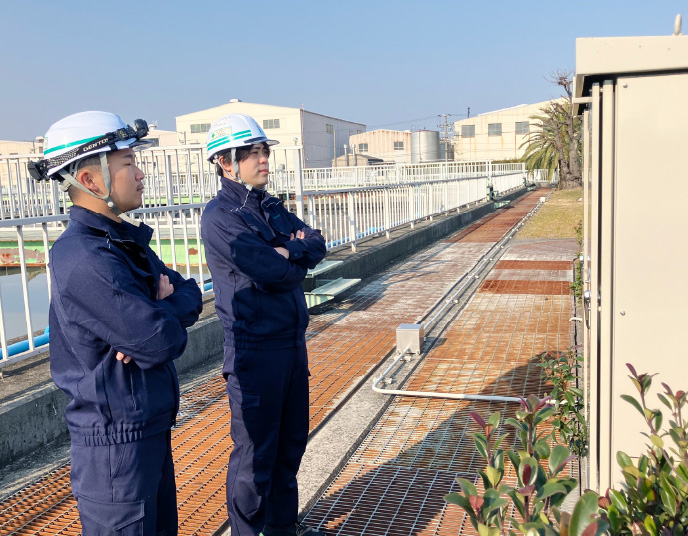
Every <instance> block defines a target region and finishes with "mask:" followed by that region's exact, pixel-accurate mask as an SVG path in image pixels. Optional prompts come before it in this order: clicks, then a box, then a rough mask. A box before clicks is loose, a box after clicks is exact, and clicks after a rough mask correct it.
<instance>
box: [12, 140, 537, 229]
mask: <svg viewBox="0 0 688 536" xmlns="http://www.w3.org/2000/svg"><path fill="white" fill-rule="evenodd" d="M294 149H297V150H298V149H300V148H299V147H288V146H287V147H281V148H280V147H279V146H278V147H275V148H274V149H273V151H272V156H271V157H270V159H271V169H272V170H273V171H271V173H270V176H269V189H270V191H271V192H273V193H275V194H278V195H282V196H283V197H289V196H290V195H293V194H295V192H296V188H297V185H296V183H297V181H298V178H297V176H296V173H295V171H294V170H293V169H288V164H289V159H288V157H287V155H288V154H290V153H293V152H294ZM299 152H300V150H299ZM41 157H42V155H41V154H24V155H12V156H0V220H5V219H21V218H33V217H39V216H57V215H60V214H65V213H67V211H68V210H69V206H70V205H71V202H70V200H69V196H67V195H66V194H65V193H64V192H62V191H61V190H60V189H59V188H58V187H57V184H56V183H55V182H54V181H49V182H40V183H37V182H36V181H34V180H32V179H31V178H30V176H29V173H28V169H27V166H28V163H29V162H30V161H32V160H37V159H40V158H41ZM137 159H138V165H139V167H141V169H142V170H143V171H144V173H145V174H146V181H145V185H146V188H145V190H144V199H143V206H144V207H162V206H168V205H181V204H188V203H203V202H206V201H209V200H210V199H212V198H213V197H214V196H215V195H217V189H218V180H217V176H216V175H215V170H214V166H213V165H212V164H210V163H209V162H208V160H207V151H206V149H205V147H203V146H201V145H197V146H193V145H177V146H168V147H153V148H149V149H145V150H143V151H139V152H137ZM517 173H525V166H524V164H492V163H491V162H490V161H487V160H481V161H475V162H426V163H423V164H387V165H376V166H357V167H334V168H308V169H304V170H303V171H302V176H301V180H302V181H303V183H302V188H303V189H304V190H317V191H322V190H341V189H345V188H359V187H368V186H385V185H399V184H404V183H409V182H431V181H438V180H445V179H461V178H468V177H480V176H487V177H490V178H491V177H498V176H502V175H510V174H517Z"/></svg>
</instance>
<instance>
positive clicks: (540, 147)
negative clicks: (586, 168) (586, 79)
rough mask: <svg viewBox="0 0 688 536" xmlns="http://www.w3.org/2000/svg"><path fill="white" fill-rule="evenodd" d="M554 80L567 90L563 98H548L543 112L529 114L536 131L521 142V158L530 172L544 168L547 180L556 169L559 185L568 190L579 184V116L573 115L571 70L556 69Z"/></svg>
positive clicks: (580, 182) (580, 153) (580, 154)
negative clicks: (549, 100) (569, 71)
mask: <svg viewBox="0 0 688 536" xmlns="http://www.w3.org/2000/svg"><path fill="white" fill-rule="evenodd" d="M552 80H553V83H555V84H557V85H559V86H561V87H563V88H564V90H565V91H566V96H565V97H563V98H562V99H559V100H556V101H551V102H550V103H549V105H548V106H547V107H546V108H543V109H542V112H543V115H536V116H533V117H531V119H534V120H535V121H536V122H537V123H536V126H535V128H536V131H535V133H534V134H533V135H532V136H531V137H530V139H529V140H527V141H525V142H524V143H523V144H521V147H524V146H525V147H526V151H525V153H524V155H523V160H524V162H525V164H526V168H527V169H528V170H529V171H532V170H534V169H546V170H547V177H548V179H550V178H551V176H552V173H553V172H554V171H555V170H557V169H558V170H559V188H560V189H566V190H568V189H570V188H577V187H580V186H581V185H582V177H581V160H582V150H581V149H582V148H581V143H580V138H581V134H582V132H581V119H580V117H577V116H574V115H573V106H572V96H573V95H572V91H571V84H572V78H571V73H568V72H558V73H556V74H555V75H553V76H552Z"/></svg>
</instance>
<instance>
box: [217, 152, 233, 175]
mask: <svg viewBox="0 0 688 536" xmlns="http://www.w3.org/2000/svg"><path fill="white" fill-rule="evenodd" d="M217 162H218V163H219V164H220V167H221V168H222V169H223V170H224V172H225V173H227V174H228V175H231V174H232V172H233V171H234V166H232V164H231V162H230V163H229V166H230V169H227V168H226V167H225V165H227V162H225V157H224V156H221V157H219V158H218V159H217Z"/></svg>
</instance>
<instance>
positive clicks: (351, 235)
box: [347, 192, 357, 253]
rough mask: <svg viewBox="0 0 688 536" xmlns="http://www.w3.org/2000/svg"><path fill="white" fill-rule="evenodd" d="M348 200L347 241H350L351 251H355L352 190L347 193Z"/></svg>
mask: <svg viewBox="0 0 688 536" xmlns="http://www.w3.org/2000/svg"><path fill="white" fill-rule="evenodd" d="M347 201H348V205H349V206H348V209H347V212H348V216H349V241H350V242H351V251H353V252H354V253H355V252H356V233H357V230H356V199H355V198H354V193H353V192H348V193H347Z"/></svg>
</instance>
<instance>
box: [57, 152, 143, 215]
mask: <svg viewBox="0 0 688 536" xmlns="http://www.w3.org/2000/svg"><path fill="white" fill-rule="evenodd" d="M100 169H101V172H102V174H103V182H104V183H105V189H106V190H107V195H103V196H100V195H98V194H95V193H93V192H92V191H91V190H89V189H88V188H86V186H84V185H83V184H81V183H80V182H79V181H78V180H76V178H74V175H72V174H71V173H70V172H69V171H67V170H66V169H64V168H63V169H61V170H60V171H58V173H59V174H60V176H61V177H62V178H63V179H64V180H63V181H62V182H60V190H62V191H63V192H66V191H67V190H68V189H69V187H70V186H76V187H77V188H78V189H79V190H81V191H82V192H86V193H87V194H88V195H91V196H93V197H95V198H97V199H102V200H103V201H105V203H106V204H107V206H108V208H109V209H110V210H111V211H112V212H113V213H114V214H115V215H117V216H119V217H120V218H121V219H123V220H124V221H126V222H127V223H131V224H132V225H133V226H135V227H138V226H139V225H141V221H140V220H136V219H134V218H131V217H130V216H128V215H127V214H126V213H124V212H122V211H121V210H120V209H119V208H117V205H115V202H114V201H113V200H112V198H111V197H110V190H111V188H112V185H111V183H112V180H111V178H110V168H109V166H108V163H107V154H106V153H104V152H103V153H100ZM65 182H67V183H68V185H65V184H64V183H65Z"/></svg>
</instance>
